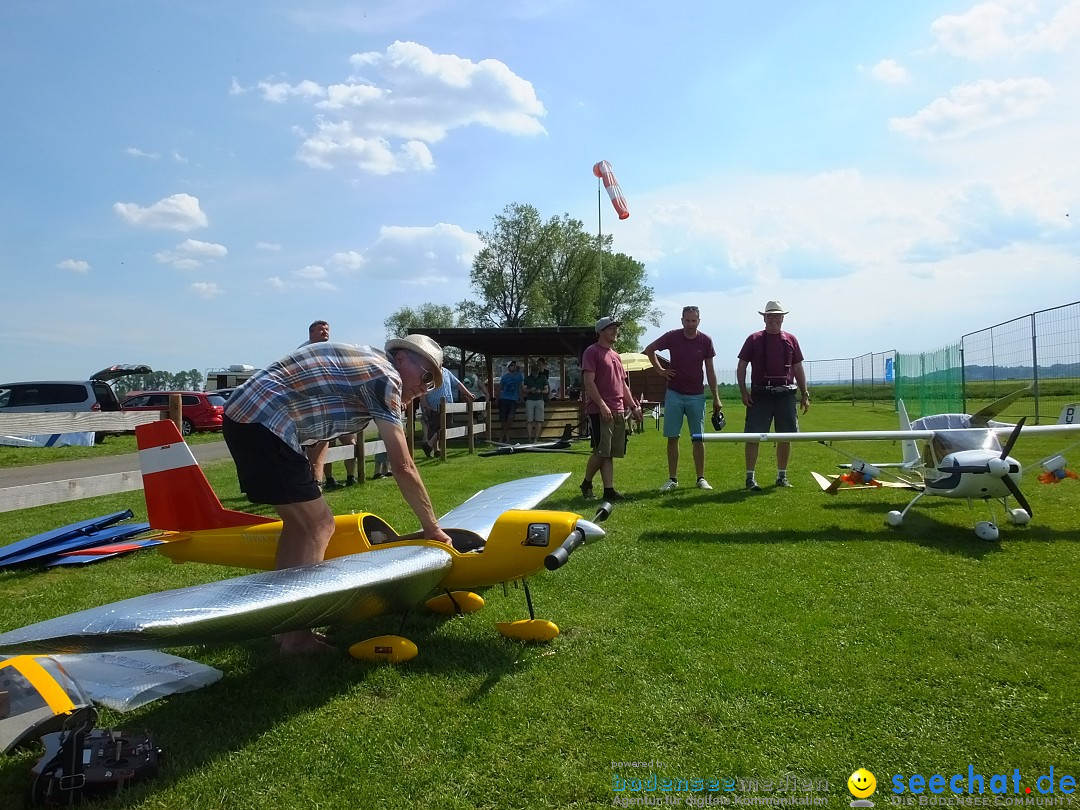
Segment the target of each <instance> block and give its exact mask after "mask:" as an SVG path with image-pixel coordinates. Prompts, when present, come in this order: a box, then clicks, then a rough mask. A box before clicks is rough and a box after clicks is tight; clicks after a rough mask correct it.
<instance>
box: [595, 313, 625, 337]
mask: <svg viewBox="0 0 1080 810" xmlns="http://www.w3.org/2000/svg"><path fill="white" fill-rule="evenodd" d="M609 326H622V321H617V320H615V319H614V318H611V317H608V318H601V319H600V320H598V321H597V322H596V334H598V335H599V334H600V333H601V332H603V331H604V330H605V329H607V328H608V327H609Z"/></svg>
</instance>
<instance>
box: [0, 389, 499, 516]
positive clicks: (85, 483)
mask: <svg viewBox="0 0 1080 810" xmlns="http://www.w3.org/2000/svg"><path fill="white" fill-rule="evenodd" d="M176 399H177V403H176V406H177V407H176V408H175V411H172V410H170V413H171V414H172V416H173V417H174V418H173V421H174V422H177V424H178V425H179V419H180V407H179V397H177V398H176ZM474 411H480V412H483V413H484V415H485V418H484V419H483V420H482V421H480V422H476V421H474V418H470V420H469V422H470V424H467V425H462V426H460V427H452V428H447V427H446V424H447V421H446V416H447V414H456V413H461V414H464V413H468V414H470V415H471V414H472V413H473V412H474ZM161 416H162V414H161V413H159V412H157V411H142V412H133V411H127V412H109V413H99V412H88V413H26V414H9V415H0V434H4V435H11V436H19V435H34V434H47V433H77V432H83V431H95V432H96V431H104V432H107V433H127V432H131V431H134V430H135V427H136V426H137V425H142V424H145V423H147V422H156V421H157V420H158V419H160V418H161ZM414 419H415V417H414V415H413V412H412V411H411V410H410V414H409V423H408V425H409V428H408V430H407V431H406V435H407V436H408V437H409V440H410V441H409V445H410V448H411V447H412V437H413V435H414V432H415V421H414ZM489 422H490V413H489V411H488V409H487V403H484V402H475V403H471V404H468V403H453V404H450V405H446V404H445V403H444V404H443V407H442V408H440V410H439V425H440V431H441V433H442V435H443V437H444V438H445V439H454V438H460V437H462V436H465V437H467V438H468V441H469V452H470V453H471V452H473V449H474V447H475V436H476V435H477V434H480V433H485V432H487V430H488V425H489ZM442 447H443V448H444V449H443V453H442V457H443V458H444V459H445V457H446V453H445V447H446V441H445V440H444V441H443V442H442ZM385 450H386V448H385V446H384V445H383V443H382V440H374V441H362V442H357V443H356V444H355V445H343V446H341V447H331V448H329V449H328V450H327V451H326V461H327V462H330V461H343V460H344V459H346V458H350V457H352V456H353V455H354V454H355V457H356V459H357V479H358V481H360V482H362V481H363V480H364V474H365V469H364V461H365V459H366V458H367V457H368V456H370V455H374V454H376V453H382V452H385ZM138 489H142V473H140V472H139V471H138V470H131V471H126V472H117V473H108V474H105V475H91V476H86V477H84V478H70V479H67V480H62V481H45V482H42V483H39V484H26V485H23V486H15V487H6V488H3V489H0V512H10V511H13V510H16V509H29V508H30V507H33V506H44V505H46V504H52V503H62V502H65V501H74V500H78V499H80V498H93V497H96V496H98V495H113V494H116V493H119V492H130V491H132V490H138Z"/></svg>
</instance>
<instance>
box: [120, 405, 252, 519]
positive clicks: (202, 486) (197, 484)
mask: <svg viewBox="0 0 1080 810" xmlns="http://www.w3.org/2000/svg"><path fill="white" fill-rule="evenodd" d="M135 439H136V441H137V442H138V445H139V467H140V468H141V469H142V477H143V492H144V494H145V495H146V513H147V518H148V520H149V521H150V526H151V527H153V528H155V529H164V530H167V531H173V532H186V531H197V530H199V529H221V528H226V527H229V526H250V525H252V524H254V523H268V522H269V518H264V517H260V516H259V515H249V514H247V513H246V512H234V511H232V510H230V509H226V508H225V507H223V506H222V505H221V501H219V500H218V496H217V495H216V494H214V490H213V489H212V488H211V487H210V482H209V481H207V480H206V476H205V475H203V471H202V470H201V469H200V468H199V465H198V463H197V462H196V461H195V456H193V455H192V454H191V448H190V447H188V446H187V443H186V442H185V441H184V439H183V437H182V436H181V435H180V431H179V430H177V429H176V425H175V424H173V423H172V422H170V421H169V420H167V419H163V420H161V421H159V422H149V423H147V424H145V425H139V426H138V427H137V428H135Z"/></svg>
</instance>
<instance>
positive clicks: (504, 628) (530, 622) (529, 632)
mask: <svg viewBox="0 0 1080 810" xmlns="http://www.w3.org/2000/svg"><path fill="white" fill-rule="evenodd" d="M521 586H522V587H523V588H524V589H525V604H526V605H528V607H529V618H527V619H518V620H517V621H516V622H495V629H496V630H498V631H499V632H500V633H501V634H502V635H503V636H505V637H506V638H512V639H514V640H515V641H537V642H544V641H551V640H552V639H553V638H555V636H557V635H559V626H558V625H557V624H555V622H549V621H548V620H547V619H538V618H536V612H535V611H534V610H533V602H532V594H531V593H530V592H529V583H528V582H525V581H524V580H522V582H521Z"/></svg>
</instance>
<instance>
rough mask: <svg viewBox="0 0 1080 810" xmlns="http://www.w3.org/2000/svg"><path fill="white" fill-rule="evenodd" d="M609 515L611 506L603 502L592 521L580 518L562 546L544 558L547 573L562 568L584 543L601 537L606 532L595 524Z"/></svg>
mask: <svg viewBox="0 0 1080 810" xmlns="http://www.w3.org/2000/svg"><path fill="white" fill-rule="evenodd" d="M610 515H611V504H610V503H608V502H607V501H605V502H604V503H602V504H600V508H599V509H597V510H596V517H595V518H593V520H585V518H580V519H579V520H578V522H577V525H576V526H575V527H574V530H573V531H572V532H570V536H569V537H567V538H566V539H565V540H563V541H562V545H560V546H559V547H558V548H557V549H555V550H554V551H553V552H551V553H550V554H548V555H547V556H546V557H544V568H546V569H547V570H548V571H555V570H557V569H559V568H562V567H563V566H564V565H566V561H567V560H569V559H570V555H571V554H573V553H574V552H575V551H577V550H578V549H579V548H581V547H582V546H583V545H585V544H586V543H592V542H595V541H596V540H599V539H600V538H601V537H603V536H604V535H605V534H606V532H605V531H604V530H603V529H601V528H600V527H599V526H597V525H596V523H598V522H600V521H602V520H607V518H608V517H609V516H610ZM594 521H595V522H594Z"/></svg>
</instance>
